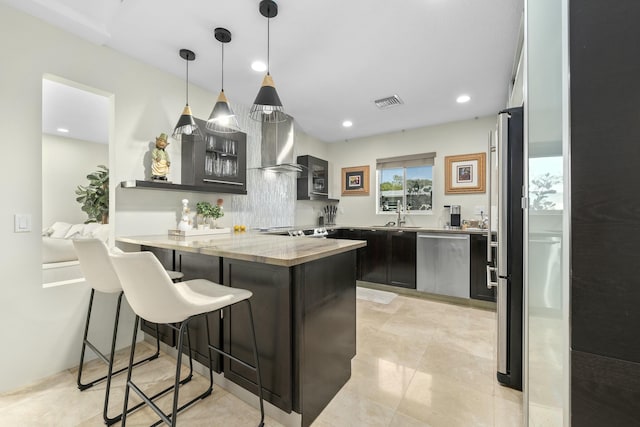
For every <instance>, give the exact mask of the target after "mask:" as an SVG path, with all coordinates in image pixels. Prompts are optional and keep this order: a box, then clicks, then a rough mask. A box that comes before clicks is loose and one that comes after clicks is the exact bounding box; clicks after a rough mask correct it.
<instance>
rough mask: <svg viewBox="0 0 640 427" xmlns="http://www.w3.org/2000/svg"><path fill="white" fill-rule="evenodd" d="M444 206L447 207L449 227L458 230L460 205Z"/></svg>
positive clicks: (459, 226) (460, 224)
mask: <svg viewBox="0 0 640 427" xmlns="http://www.w3.org/2000/svg"><path fill="white" fill-rule="evenodd" d="M444 207H445V208H449V227H451V229H452V230H459V229H460V228H461V226H462V221H461V220H460V205H445V206H444Z"/></svg>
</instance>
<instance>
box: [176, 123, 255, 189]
mask: <svg viewBox="0 0 640 427" xmlns="http://www.w3.org/2000/svg"><path fill="white" fill-rule="evenodd" d="M195 120H196V123H197V124H198V126H199V128H200V133H201V135H197V136H194V135H182V184H183V185H195V186H203V185H204V186H208V187H210V188H211V191H217V192H221V193H235V194H247V135H246V134H245V133H243V132H235V133H219V132H215V131H211V130H209V129H207V128H206V122H205V121H204V120H200V119H195Z"/></svg>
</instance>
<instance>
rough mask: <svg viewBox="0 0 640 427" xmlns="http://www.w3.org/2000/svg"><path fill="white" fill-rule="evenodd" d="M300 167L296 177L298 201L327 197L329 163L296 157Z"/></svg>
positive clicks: (310, 157) (311, 158)
mask: <svg viewBox="0 0 640 427" xmlns="http://www.w3.org/2000/svg"><path fill="white" fill-rule="evenodd" d="M297 163H298V164H300V165H301V166H302V172H300V175H299V176H298V200H318V199H326V198H328V197H329V162H327V161H326V160H323V159H319V158H317V157H313V156H309V155H305V156H298V158H297Z"/></svg>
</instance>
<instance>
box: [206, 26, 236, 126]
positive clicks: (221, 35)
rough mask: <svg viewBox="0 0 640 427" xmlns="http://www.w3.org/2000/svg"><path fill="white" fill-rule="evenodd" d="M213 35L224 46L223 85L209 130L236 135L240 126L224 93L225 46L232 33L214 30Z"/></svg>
mask: <svg viewBox="0 0 640 427" xmlns="http://www.w3.org/2000/svg"><path fill="white" fill-rule="evenodd" d="M213 34H214V36H215V38H216V40H218V41H219V42H220V43H221V44H222V61H221V62H222V83H221V85H220V95H218V99H217V101H216V104H215V105H214V106H213V110H211V115H209V120H207V129H209V130H213V131H216V132H220V133H235V132H239V131H240V126H238V119H237V117H236V115H235V113H234V112H233V110H232V109H231V106H230V105H229V100H228V99H227V96H226V95H225V93H224V45H225V44H226V43H229V42H230V41H231V32H230V31H229V30H227V29H226V28H216V29H215V30H213Z"/></svg>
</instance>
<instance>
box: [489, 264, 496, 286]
mask: <svg viewBox="0 0 640 427" xmlns="http://www.w3.org/2000/svg"><path fill="white" fill-rule="evenodd" d="M495 272H496V268H495V267H491V266H489V265H487V289H491V288H497V287H498V282H497V281H496V282H494V281H493V280H492V279H493V275H492V274H491V273H495Z"/></svg>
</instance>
